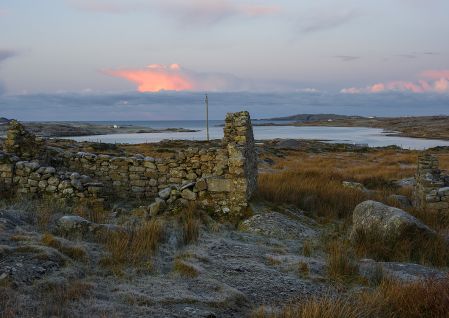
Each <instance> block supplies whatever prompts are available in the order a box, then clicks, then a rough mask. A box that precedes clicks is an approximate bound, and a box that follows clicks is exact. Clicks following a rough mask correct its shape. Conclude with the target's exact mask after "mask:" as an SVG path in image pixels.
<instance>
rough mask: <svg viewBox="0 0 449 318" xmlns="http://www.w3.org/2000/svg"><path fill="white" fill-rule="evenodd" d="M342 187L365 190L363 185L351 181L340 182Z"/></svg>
mask: <svg viewBox="0 0 449 318" xmlns="http://www.w3.org/2000/svg"><path fill="white" fill-rule="evenodd" d="M342 185H343V187H345V188H349V189H356V190H360V191H367V189H366V188H365V186H364V185H363V184H361V183H358V182H352V181H343V182H342Z"/></svg>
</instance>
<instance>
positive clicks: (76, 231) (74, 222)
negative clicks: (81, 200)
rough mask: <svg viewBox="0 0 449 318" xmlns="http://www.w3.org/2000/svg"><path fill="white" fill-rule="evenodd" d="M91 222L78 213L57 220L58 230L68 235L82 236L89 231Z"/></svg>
mask: <svg viewBox="0 0 449 318" xmlns="http://www.w3.org/2000/svg"><path fill="white" fill-rule="evenodd" d="M91 224H92V223H91V222H90V221H88V220H86V219H84V218H82V217H80V216H77V215H66V216H63V217H61V218H60V219H59V220H58V221H57V222H56V226H57V232H58V233H60V234H61V235H63V236H66V237H73V238H82V237H83V236H85V235H86V234H87V233H88V232H89V227H90V226H91Z"/></svg>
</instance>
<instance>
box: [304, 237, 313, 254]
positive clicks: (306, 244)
mask: <svg viewBox="0 0 449 318" xmlns="http://www.w3.org/2000/svg"><path fill="white" fill-rule="evenodd" d="M302 255H304V256H305V257H310V256H312V242H310V241H309V240H306V241H304V243H303V245H302Z"/></svg>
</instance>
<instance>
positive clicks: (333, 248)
mask: <svg viewBox="0 0 449 318" xmlns="http://www.w3.org/2000/svg"><path fill="white" fill-rule="evenodd" d="M326 265H327V275H328V276H329V278H330V279H332V280H334V281H338V282H344V281H350V280H353V279H354V278H355V277H357V276H358V273H359V270H358V265H357V262H356V261H355V259H354V257H353V256H352V255H351V252H350V248H349V247H348V246H347V245H346V244H343V243H342V242H339V241H336V242H332V243H330V244H329V246H328V256H327V262H326Z"/></svg>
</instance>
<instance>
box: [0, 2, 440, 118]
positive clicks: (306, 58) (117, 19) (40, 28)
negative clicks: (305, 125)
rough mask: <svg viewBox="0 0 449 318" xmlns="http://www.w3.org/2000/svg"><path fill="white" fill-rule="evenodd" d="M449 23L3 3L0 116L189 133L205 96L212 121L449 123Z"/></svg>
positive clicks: (343, 6)
mask: <svg viewBox="0 0 449 318" xmlns="http://www.w3.org/2000/svg"><path fill="white" fill-rule="evenodd" d="M448 12H449V1H447V0H426V1H421V0H377V1H360V0H359V1H357V0H338V1H336V0H333V1H331V0H313V1H312V0H303V1H298V0H276V1H275V0H260V1H256V0H109V1H105V0H39V1H31V0H0V116H10V117H17V118H19V119H26V120H32V119H34V118H43V119H45V118H47V119H48V120H50V119H52V120H60V119H74V120H75V119H76V120H86V119H89V118H92V119H96V120H98V119H102V118H104V119H106V120H112V119H121V118H123V117H124V116H125V117H126V118H129V119H139V118H144V119H162V118H163V119H174V118H175V119H180V118H187V119H193V118H197V117H198V116H197V115H196V113H192V112H190V111H189V110H191V109H193V108H192V107H197V106H198V105H199V104H201V103H202V100H203V98H202V95H201V94H202V93H204V92H208V93H210V94H212V96H213V94H215V96H216V100H215V101H216V105H217V109H216V111H215V112H214V110H212V115H213V116H216V117H218V116H222V115H223V114H222V113H223V111H222V110H218V109H219V108H220V107H221V108H223V110H225V109H226V108H229V106H232V107H234V106H235V107H242V106H241V105H245V104H246V105H253V106H248V107H250V110H251V111H252V112H254V113H255V115H256V116H258V117H263V116H265V115H269V114H271V113H274V112H275V111H276V112H278V113H282V114H284V113H285V114H289V113H292V112H293V113H297V112H305V111H308V112H312V113H316V112H321V111H323V110H324V108H320V107H318V106H316V105H317V104H320V105H327V106H326V107H327V108H326V110H330V111H332V110H334V111H333V112H340V113H342V112H353V113H357V114H362V113H376V114H377V113H382V114H386V115H391V114H396V113H399V114H404V115H413V114H434V113H438V114H440V113H445V114H446V113H448V114H449V41H448V40H447V39H449V19H447V13H448ZM200 93H201V94H200ZM226 94H230V95H232V96H230V97H225V95H226ZM266 94H268V95H269V96H271V97H270V98H266ZM192 96H193V97H194V98H192ZM404 96H406V98H405V97H404ZM164 98H165V99H164ZM180 98H184V99H183V100H182V102H180ZM245 98H246V99H245ZM231 100H232V101H235V102H236V103H238V105H234V104H233V105H229V104H227V103H228V102H230V101H231ZM255 100H257V102H255ZM311 100H318V101H319V102H314V103H312V104H311V103H310V101H311ZM273 101H276V102H278V103H279V104H277V105H275V106H273V105H272V103H273ZM333 101H335V103H334V104H335V105H333ZM404 101H408V104H407V105H406V104H404ZM429 101H433V104H423V103H428V102H429ZM435 101H438V102H435ZM76 103H78V105H77V104H76ZM108 103H109V104H108ZM211 103H213V99H212V100H211ZM354 103H359V104H358V106H357V107H356V108H353V107H352V106H351V105H353V104H354ZM376 103H377V104H376ZM86 104H88V105H91V107H88V106H86ZM197 104H198V105H197ZM181 105H183V106H181ZM257 105H260V107H258V106H257ZM314 105H315V106H314ZM348 105H349V106H348ZM376 105H377V106H376ZM332 106H335V109H333V108H332ZM446 106H447V107H446ZM189 107H190V108H189ZM270 107H271V108H270ZM273 107H274V108H273ZM373 107H377V109H376V108H375V109H373ZM221 108H220V109H221ZM98 109H102V111H101V112H99V111H98ZM174 109H176V110H177V111H176V113H173V110H174ZM262 109H263V110H262ZM2 113H3V114H2Z"/></svg>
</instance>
